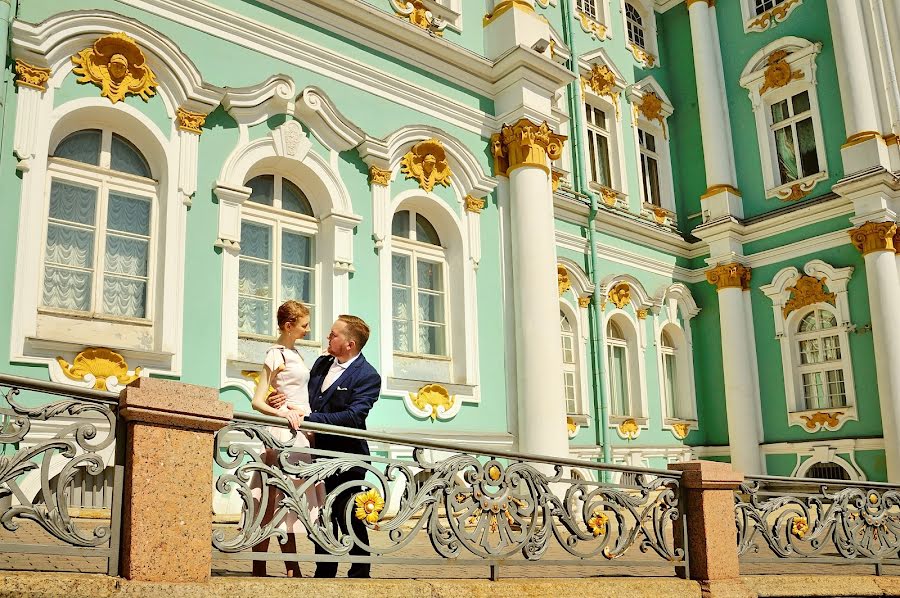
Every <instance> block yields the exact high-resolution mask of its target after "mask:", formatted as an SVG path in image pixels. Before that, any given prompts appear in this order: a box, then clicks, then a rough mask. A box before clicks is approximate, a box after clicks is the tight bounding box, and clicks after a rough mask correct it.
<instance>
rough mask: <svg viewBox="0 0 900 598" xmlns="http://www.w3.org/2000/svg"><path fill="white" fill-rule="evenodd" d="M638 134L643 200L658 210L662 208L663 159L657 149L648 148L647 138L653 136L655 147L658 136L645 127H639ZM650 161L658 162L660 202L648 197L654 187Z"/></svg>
mask: <svg viewBox="0 0 900 598" xmlns="http://www.w3.org/2000/svg"><path fill="white" fill-rule="evenodd" d="M636 134H637V138H638V157H639V159H640V167H641V170H640V178H641V184H640V189H641V200H642V201H643V203H645V204H649V205H651V206H656V207H658V208H661V207H663V206H662V181H661V180H660V179H661V169H660V164H661V162H662V158H661V156H660V155H659V152H657V151H656V150H655V149H653V150H651V149H650V148H649V147H647V143H646V138H647V136H648V135H649V136H651V137H652V139H653V143H654V146H655V144H656V135H655V134H654V132H653V131H648V130H647V129H646V128H645V127H642V126H638V127H637V129H636ZM650 160H653V161H654V162H656V193H657V195H658V197H657V199H658V201H653V198H652V197H648V196H649V195H650V190H651V188H652V185H650V181H649V180H648V177H649V172H650V169H649V168H647V163H649V161H650Z"/></svg>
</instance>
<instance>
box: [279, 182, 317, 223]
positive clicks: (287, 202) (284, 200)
mask: <svg viewBox="0 0 900 598" xmlns="http://www.w3.org/2000/svg"><path fill="white" fill-rule="evenodd" d="M281 209H283V210H287V211H289V212H296V213H297V214H303V215H305V216H312V215H313V211H312V205H310V203H309V200H308V199H307V198H306V194H305V193H303V191H301V190H300V187H298V186H297V185H295V184H294V183H292V182H290V181H289V180H287V179H281Z"/></svg>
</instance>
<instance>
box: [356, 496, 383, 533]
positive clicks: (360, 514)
mask: <svg viewBox="0 0 900 598" xmlns="http://www.w3.org/2000/svg"><path fill="white" fill-rule="evenodd" d="M354 502H355V503H356V511H355V512H354V515H355V516H356V518H357V519H359V520H360V521H363V520H364V521H365V522H366V523H369V524H371V525H373V526H374V528H375V529H376V530H377V529H378V518H379V517H380V514H381V511H382V510H384V499H383V498H382V497H381V494H379V493H378V490H375V489H374V488H372V489H371V490H367V491H366V492H360V493H359V494H357V495H356V498H355V499H354Z"/></svg>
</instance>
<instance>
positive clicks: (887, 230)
mask: <svg viewBox="0 0 900 598" xmlns="http://www.w3.org/2000/svg"><path fill="white" fill-rule="evenodd" d="M896 233H897V225H896V224H894V223H893V222H866V223H865V224H863V225H861V226H858V227H856V228H853V229H850V239H851V241H853V244H854V245H856V248H857V249H859V252H860V253H862V254H863V255H867V254H869V253H872V252H873V251H894V248H895V245H894V236H895V235H896Z"/></svg>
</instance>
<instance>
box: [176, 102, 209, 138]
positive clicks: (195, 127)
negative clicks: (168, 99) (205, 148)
mask: <svg viewBox="0 0 900 598" xmlns="http://www.w3.org/2000/svg"><path fill="white" fill-rule="evenodd" d="M177 116H178V128H179V129H181V130H182V131H190V132H191V133H196V134H197V135H200V134H201V133H203V124H204V123H205V122H206V116H207V115H206V114H203V113H202V112H191V111H190V110H186V109H184V108H178V111H177Z"/></svg>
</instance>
